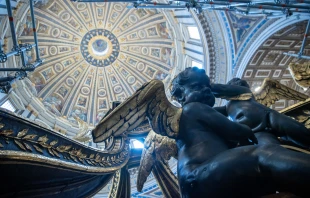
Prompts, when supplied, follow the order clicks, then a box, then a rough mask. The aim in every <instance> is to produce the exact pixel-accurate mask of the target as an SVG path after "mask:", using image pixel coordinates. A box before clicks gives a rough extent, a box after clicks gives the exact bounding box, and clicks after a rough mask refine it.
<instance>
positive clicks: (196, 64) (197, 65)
mask: <svg viewBox="0 0 310 198" xmlns="http://www.w3.org/2000/svg"><path fill="white" fill-rule="evenodd" d="M192 67H198V68H199V69H203V67H202V64H201V63H198V62H196V61H192Z"/></svg>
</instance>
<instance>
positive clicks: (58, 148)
mask: <svg viewBox="0 0 310 198" xmlns="http://www.w3.org/2000/svg"><path fill="white" fill-rule="evenodd" d="M71 147H72V145H68V146H58V147H57V148H56V149H57V151H59V152H64V151H67V150H69V149H70V148H71Z"/></svg>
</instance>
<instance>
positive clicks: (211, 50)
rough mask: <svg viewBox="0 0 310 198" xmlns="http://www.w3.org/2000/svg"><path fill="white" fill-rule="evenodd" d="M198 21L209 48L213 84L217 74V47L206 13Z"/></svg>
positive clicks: (210, 75)
mask: <svg viewBox="0 0 310 198" xmlns="http://www.w3.org/2000/svg"><path fill="white" fill-rule="evenodd" d="M198 19H199V22H200V23H201V26H202V28H203V32H204V36H205V37H206V40H207V44H208V45H207V47H208V52H209V56H208V57H207V58H209V62H210V70H209V71H210V73H209V77H210V80H211V82H214V81H215V74H216V50H215V45H214V38H213V34H212V31H211V28H210V25H209V24H208V20H207V18H206V16H205V15H204V13H201V14H199V15H198ZM205 56H206V55H205Z"/></svg>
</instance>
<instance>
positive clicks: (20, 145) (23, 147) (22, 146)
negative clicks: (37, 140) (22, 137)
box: [14, 140, 26, 151]
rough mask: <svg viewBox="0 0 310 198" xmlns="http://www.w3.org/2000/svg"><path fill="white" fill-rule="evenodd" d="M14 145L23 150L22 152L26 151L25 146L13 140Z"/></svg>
mask: <svg viewBox="0 0 310 198" xmlns="http://www.w3.org/2000/svg"><path fill="white" fill-rule="evenodd" d="M14 142H15V144H17V146H18V147H19V148H21V149H23V150H24V151H25V150H26V148H25V146H24V145H23V144H22V143H21V142H20V141H18V140H14Z"/></svg>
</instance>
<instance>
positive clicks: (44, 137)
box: [38, 135, 48, 143]
mask: <svg viewBox="0 0 310 198" xmlns="http://www.w3.org/2000/svg"><path fill="white" fill-rule="evenodd" d="M38 141H39V142H42V143H45V142H47V141H48V138H47V135H44V136H41V137H39V139H38Z"/></svg>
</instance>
